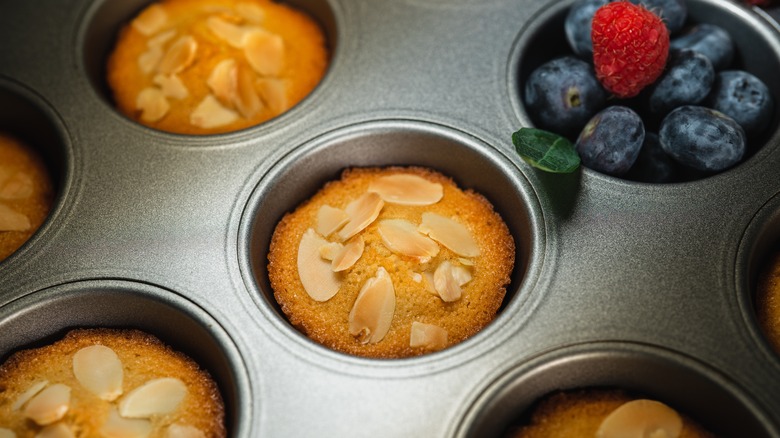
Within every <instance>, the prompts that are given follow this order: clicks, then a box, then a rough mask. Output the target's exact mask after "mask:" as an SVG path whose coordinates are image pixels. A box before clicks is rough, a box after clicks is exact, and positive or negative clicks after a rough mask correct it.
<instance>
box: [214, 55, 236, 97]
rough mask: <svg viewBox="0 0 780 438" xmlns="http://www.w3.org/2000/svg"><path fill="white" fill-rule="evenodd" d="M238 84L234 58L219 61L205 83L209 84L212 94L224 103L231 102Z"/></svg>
mask: <svg viewBox="0 0 780 438" xmlns="http://www.w3.org/2000/svg"><path fill="white" fill-rule="evenodd" d="M237 84H238V67H237V65H236V60H235V59H232V58H228V59H225V60H222V61H220V62H219V63H218V64H217V65H216V66H214V70H212V71H211V74H210V75H209V78H208V79H207V80H206V85H208V86H209V88H210V89H211V91H212V92H213V93H214V96H216V97H217V99H219V100H220V102H222V103H223V104H225V105H228V104H230V103H231V102H233V99H234V98H235V95H236V87H237Z"/></svg>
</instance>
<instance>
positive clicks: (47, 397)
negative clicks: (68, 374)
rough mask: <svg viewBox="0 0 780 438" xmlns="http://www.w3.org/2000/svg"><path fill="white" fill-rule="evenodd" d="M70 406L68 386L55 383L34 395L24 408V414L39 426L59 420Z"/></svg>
mask: <svg viewBox="0 0 780 438" xmlns="http://www.w3.org/2000/svg"><path fill="white" fill-rule="evenodd" d="M69 408H70V387H68V386H66V385H63V384H62V383H55V384H54V385H51V386H49V387H47V388H46V389H44V390H43V391H41V392H39V393H38V394H36V395H35V397H33V398H32V399H31V400H30V401H29V402H28V403H27V406H26V407H25V408H24V416H25V417H27V418H29V419H31V420H33V421H34V422H36V423H37V424H38V425H40V426H46V425H47V424H51V423H54V422H55V421H59V420H61V419H62V417H64V416H65V414H66V413H67V412H68V409H69Z"/></svg>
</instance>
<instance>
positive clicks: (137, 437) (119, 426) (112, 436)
mask: <svg viewBox="0 0 780 438" xmlns="http://www.w3.org/2000/svg"><path fill="white" fill-rule="evenodd" d="M153 429H154V427H153V426H152V422H151V421H149V420H147V419H143V418H122V417H121V416H120V415H119V413H118V412H117V410H116V408H113V407H112V408H111V410H110V411H109V413H108V418H107V419H106V421H105V423H103V427H101V428H100V434H101V436H103V437H105V438H146V437H148V436H149V435H150V434H151V433H152V430H153Z"/></svg>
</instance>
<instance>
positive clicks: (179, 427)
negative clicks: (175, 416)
mask: <svg viewBox="0 0 780 438" xmlns="http://www.w3.org/2000/svg"><path fill="white" fill-rule="evenodd" d="M165 438H206V434H205V433H203V431H201V430H200V429H198V428H197V427H195V426H190V425H189V424H178V423H174V424H171V425H170V426H168V429H167V430H166V431H165Z"/></svg>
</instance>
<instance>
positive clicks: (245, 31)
mask: <svg viewBox="0 0 780 438" xmlns="http://www.w3.org/2000/svg"><path fill="white" fill-rule="evenodd" d="M327 65H328V52H327V49H326V43H325V37H324V35H323V32H322V29H320V27H319V26H318V25H317V24H316V23H315V22H314V20H313V19H312V18H311V17H309V16H308V15H306V14H304V13H303V12H301V11H299V10H297V9H293V8H292V7H290V6H288V5H286V4H285V3H280V2H275V1H271V0H163V1H161V2H158V3H152V4H151V5H150V6H148V7H146V8H145V9H143V10H142V11H141V12H140V13H139V14H138V15H137V16H136V17H135V18H134V19H133V20H132V21H131V22H130V24H129V25H127V26H125V28H124V29H122V31H121V32H120V34H119V38H118V40H117V43H116V46H115V48H114V50H113V52H112V53H111V56H110V57H109V60H108V84H109V86H110V88H111V90H112V92H113V96H114V100H115V103H116V105H117V107H118V108H119V110H120V111H121V112H122V113H124V114H125V115H127V116H128V117H130V118H132V119H134V120H136V121H138V122H140V123H142V124H144V125H147V126H150V127H152V128H156V129H160V130H163V131H169V132H174V133H182V134H216V133H224V132H230V131H235V130H238V129H243V128H247V127H249V126H253V125H256V124H258V123H261V122H264V121H266V120H268V119H271V118H273V117H276V116H278V115H279V114H281V113H283V112H285V111H286V110H287V109H289V108H290V107H292V106H293V105H295V104H297V103H298V102H299V101H300V100H301V99H303V98H304V97H305V96H306V95H308V94H309V93H310V92H311V91H312V90H313V89H314V87H315V86H316V85H317V84H318V83H319V82H320V79H322V77H323V75H324V74H325V69H326V67H327Z"/></svg>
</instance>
